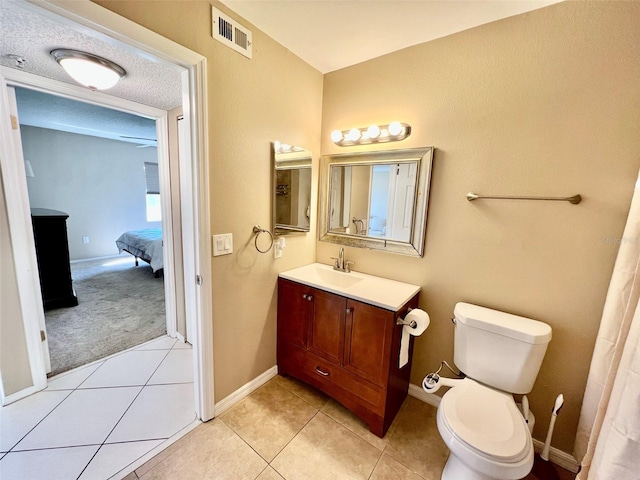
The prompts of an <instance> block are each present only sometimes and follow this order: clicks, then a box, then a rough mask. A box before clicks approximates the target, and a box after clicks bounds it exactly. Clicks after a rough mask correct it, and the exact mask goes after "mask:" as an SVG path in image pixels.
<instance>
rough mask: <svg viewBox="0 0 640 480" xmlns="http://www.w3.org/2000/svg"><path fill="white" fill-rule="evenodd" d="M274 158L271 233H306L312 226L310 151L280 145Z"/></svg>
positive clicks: (272, 146)
mask: <svg viewBox="0 0 640 480" xmlns="http://www.w3.org/2000/svg"><path fill="white" fill-rule="evenodd" d="M271 150H272V157H273V226H274V228H273V230H274V233H275V234H276V235H284V234H287V233H293V232H308V231H309V228H310V225H311V151H310V150H307V149H305V148H302V147H296V146H293V145H287V144H284V143H280V142H273V143H272V144H271Z"/></svg>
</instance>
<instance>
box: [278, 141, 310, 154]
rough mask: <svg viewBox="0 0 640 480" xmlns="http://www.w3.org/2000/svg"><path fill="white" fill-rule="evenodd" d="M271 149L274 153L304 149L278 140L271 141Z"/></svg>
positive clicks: (301, 150) (294, 151)
mask: <svg viewBox="0 0 640 480" xmlns="http://www.w3.org/2000/svg"><path fill="white" fill-rule="evenodd" d="M273 149H274V151H275V153H296V152H303V151H304V148H302V147H296V146H295V145H289V144H287V143H280V142H278V141H275V142H273Z"/></svg>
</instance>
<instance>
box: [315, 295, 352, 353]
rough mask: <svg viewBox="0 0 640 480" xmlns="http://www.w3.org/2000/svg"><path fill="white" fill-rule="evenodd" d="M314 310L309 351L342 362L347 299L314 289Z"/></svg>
mask: <svg viewBox="0 0 640 480" xmlns="http://www.w3.org/2000/svg"><path fill="white" fill-rule="evenodd" d="M312 295H313V302H312V308H313V311H312V313H311V316H310V321H311V324H310V326H309V351H312V352H313V353H315V354H316V355H319V356H321V357H323V358H326V359H327V360H329V361H330V362H333V363H335V364H337V365H341V364H342V356H343V351H344V350H343V345H344V316H345V309H346V308H347V300H346V299H345V298H344V297H341V296H339V295H334V294H332V293H327V292H323V291H322V290H316V289H313V290H312Z"/></svg>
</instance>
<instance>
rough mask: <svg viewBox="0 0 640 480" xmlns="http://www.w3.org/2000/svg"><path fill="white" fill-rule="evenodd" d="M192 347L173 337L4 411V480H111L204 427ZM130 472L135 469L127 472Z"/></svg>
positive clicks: (0, 427)
mask: <svg viewBox="0 0 640 480" xmlns="http://www.w3.org/2000/svg"><path fill="white" fill-rule="evenodd" d="M192 365H193V361H192V350H191V346H190V345H189V344H183V343H181V342H179V341H177V340H175V339H172V338H169V337H167V336H164V337H160V338H159V339H156V340H153V341H151V342H148V343H146V344H143V345H141V346H138V347H135V348H133V349H130V350H127V351H125V352H121V353H119V354H116V355H113V356H111V357H108V358H107V359H105V360H101V361H98V362H95V363H92V364H90V365H87V366H84V367H80V368H78V369H75V370H72V371H69V372H66V373H63V374H61V375H58V376H56V377H54V378H53V379H51V380H50V381H49V383H48V386H47V388H46V389H45V390H43V391H42V392H38V393H36V394H34V395H31V396H30V397H27V398H24V399H22V400H19V401H17V402H15V403H13V404H11V405H7V406H6V407H3V408H2V409H0V478H2V479H3V480H23V479H29V480H40V479H42V480H45V479H46V480H55V479H61V480H70V479H78V480H106V479H108V478H122V476H123V475H122V474H119V472H122V471H123V469H125V470H124V471H125V472H126V468H127V467H128V466H129V465H131V464H133V463H134V462H136V461H139V459H140V458H141V457H144V456H145V455H148V454H149V452H151V451H153V450H154V449H155V450H156V451H157V450H159V449H160V448H161V445H162V444H163V443H164V442H166V441H167V439H168V438H170V437H172V436H174V435H180V432H184V431H185V430H186V429H189V428H193V426H196V425H198V424H200V422H199V421H197V420H196V416H195V413H194V391H193V388H194V387H193V366H192ZM130 470H131V469H130V468H129V471H130Z"/></svg>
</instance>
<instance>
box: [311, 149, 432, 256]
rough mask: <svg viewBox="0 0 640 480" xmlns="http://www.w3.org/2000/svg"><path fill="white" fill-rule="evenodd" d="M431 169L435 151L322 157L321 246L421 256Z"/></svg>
mask: <svg viewBox="0 0 640 480" xmlns="http://www.w3.org/2000/svg"><path fill="white" fill-rule="evenodd" d="M432 163H433V147H423V148H412V149H402V150H385V151H376V152H360V153H349V154H340V155H325V156H323V157H322V161H321V165H320V190H319V195H320V202H319V225H318V226H319V238H320V240H323V241H328V242H333V243H338V244H341V245H346V246H352V247H361V248H369V249H372V250H383V251H386V252H391V253H400V254H405V255H412V256H422V255H423V254H424V241H425V229H426V223H427V207H428V202H429V186H430V182H431V167H432Z"/></svg>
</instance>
